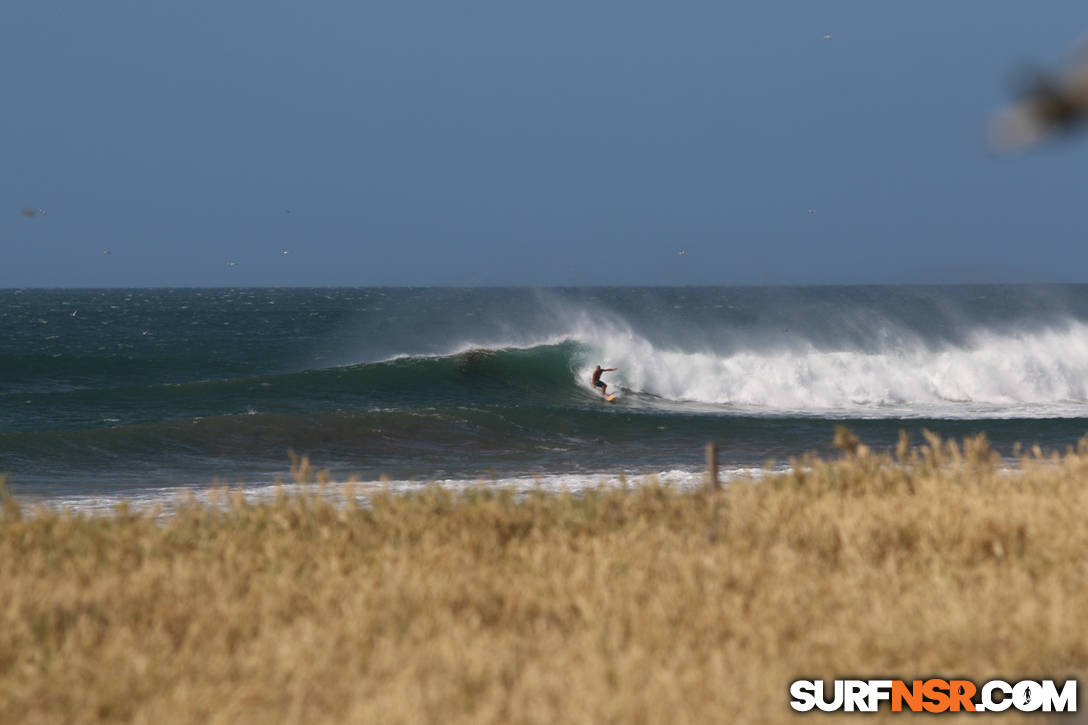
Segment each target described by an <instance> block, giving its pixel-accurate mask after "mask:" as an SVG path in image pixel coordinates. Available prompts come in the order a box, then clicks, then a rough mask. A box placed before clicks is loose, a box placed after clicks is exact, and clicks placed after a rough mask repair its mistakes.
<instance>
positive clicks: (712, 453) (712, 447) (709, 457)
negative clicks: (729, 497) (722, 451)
mask: <svg viewBox="0 0 1088 725" xmlns="http://www.w3.org/2000/svg"><path fill="white" fill-rule="evenodd" d="M706 486H707V490H709V491H717V490H718V489H719V488H720V487H719V485H718V444H717V443H715V442H713V441H711V442H709V443H707V444H706Z"/></svg>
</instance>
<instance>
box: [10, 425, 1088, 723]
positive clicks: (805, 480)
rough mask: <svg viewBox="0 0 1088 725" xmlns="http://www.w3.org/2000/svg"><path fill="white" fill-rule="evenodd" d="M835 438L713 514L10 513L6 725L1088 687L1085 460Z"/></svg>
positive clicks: (493, 717) (546, 504)
mask: <svg viewBox="0 0 1088 725" xmlns="http://www.w3.org/2000/svg"><path fill="white" fill-rule="evenodd" d="M839 443H840V446H841V447H842V448H843V449H844V455H843V457H842V459H841V460H836V461H821V460H816V459H802V460H798V461H795V462H794V467H793V472H792V473H788V474H784V475H778V476H771V475H768V476H766V477H764V478H763V479H762V480H761V481H759V482H754V481H740V482H734V483H732V484H731V485H730V486H729V487H727V489H726V490H724V491H722V492H719V493H715V494H706V493H695V494H693V493H690V492H688V493H682V492H676V491H672V490H668V489H665V488H661V487H658V486H656V485H654V484H653V482H646V483H645V484H644V485H641V486H639V487H637V488H633V489H630V490H613V491H603V490H602V491H591V492H589V493H586V494H585V495H584V496H570V495H544V494H541V495H529V496H527V497H521V498H518V497H514V496H513V495H511V494H509V493H503V492H495V491H489V490H487V489H484V488H481V489H478V490H477V489H472V490H469V491H467V492H465V493H463V494H455V493H450V492H448V491H442V490H438V489H433V488H432V489H428V490H426V491H424V492H422V493H420V494H418V495H411V496H384V495H381V496H377V497H374V498H372V499H371V500H370V501H369V502H368V503H367V505H354V504H353V503H346V504H345V503H343V499H340V503H337V498H338V497H334V496H329V495H320V494H318V493H313V494H305V495H287V494H284V495H282V496H280V497H279V498H278V499H277V500H275V501H272V502H265V503H259V504H256V503H248V502H246V501H245V500H244V499H243V497H242V496H241V494H238V493H234V494H224V498H223V500H222V501H221V502H220V503H219V504H218V505H207V504H197V503H193V502H190V503H188V504H181V505H179V506H178V508H177V509H176V510H174V511H173V512H172V513H171V514H170V515H169V516H159V517H156V516H155V515H154V514H152V513H140V512H131V511H127V510H124V509H121V510H118V511H117V512H115V513H114V514H113V515H111V516H105V517H90V518H89V517H79V516H74V515H70V514H57V513H55V512H50V511H47V510H44V509H38V510H37V511H34V512H27V511H20V509H19V506H18V504H17V502H16V501H15V499H13V498H12V497H11V496H10V495H5V496H4V500H3V504H2V505H3V510H2V512H0V722H2V723H60V722H96V721H109V722H138V723H172V722H185V723H189V722H214V723H269V722H277V723H279V722H285V723H322V722H337V723H339V722H367V723H400V722H405V723H408V722H411V723H419V722H441V723H459V722H486V723H491V722H519V723H521V722H528V723H556V722H577V723H611V722H615V723H632V722H634V723H637V722H659V723H709V722H723V723H725V722H736V723H749V722H751V723H763V722H767V723H773V722H780V721H782V720H787V719H792V718H791V712H790V710H789V706H788V701H789V695H788V686H789V682H790V681H792V680H794V679H797V678H799V677H806V678H821V677H822V678H828V679H833V678H836V677H839V678H842V677H850V676H857V677H864V678H869V677H878V676H889V677H903V678H913V677H923V676H929V675H946V676H961V677H966V678H968V679H972V680H975V681H982V680H986V679H990V678H991V677H995V676H1000V677H1002V678H1004V679H1008V680H1016V679H1021V678H1035V679H1039V678H1055V679H1058V678H1065V677H1067V676H1078V675H1083V674H1084V672H1085V671H1086V668H1088V526H1086V512H1088V447H1086V446H1085V445H1082V446H1081V448H1080V450H1079V451H1070V452H1068V453H1067V454H1066V455H1064V456H1061V457H1049V458H1047V457H1043V456H1041V455H1038V454H1035V455H1028V456H1026V457H1025V458H1024V459H1023V461H1022V462H1021V465H1020V466H1019V467H1018V468H1017V469H1016V470H1014V471H1009V470H1008V469H1005V468H1002V467H1000V466H999V465H998V461H997V459H996V456H995V455H994V454H993V453H992V452H991V451H990V449H989V447H988V446H987V444H986V442H985V440H983V439H976V440H967V441H964V442H963V443H962V444H959V445H957V444H955V443H942V442H939V441H937V440H936V439H930V440H929V441H928V442H926V443H925V444H923V445H921V446H918V447H917V448H910V447H908V446H907V445H906V443H905V442H904V444H903V445H901V446H900V449H899V451H898V452H897V455H894V456H891V455H876V454H874V453H872V452H870V451H868V450H866V449H865V447H864V446H861V445H859V444H858V443H857V442H856V441H855V440H853V439H852V437H851V436H849V434H846V433H845V432H841V433H840V436H839ZM315 489H316V486H315ZM348 493H349V500H353V499H351V498H350V492H348ZM798 717H804V716H798ZM808 717H811V718H814V719H815V720H817V721H824V722H826V721H829V720H838V719H846V720H850V719H853V720H856V719H858V718H859V717H860V719H861V720H865V721H867V722H872V721H873V716H871V715H870V716H864V715H863V716H858V715H853V716H845V715H842V716H838V717H831V718H829V717H828V716H822V717H821V716H818V715H810V716H808ZM901 717H903V716H893V715H890V714H887V713H884V714H883V715H881V716H878V717H877V719H880V720H882V719H896V718H901ZM907 718H908V719H910V718H909V716H907ZM945 719H949V718H942V720H945ZM951 719H953V720H956V717H952V718H951ZM976 719H977V718H976ZM1015 719H1016V718H1015V717H1014V718H1012V719H1010V718H1007V717H1006V718H1003V721H1004V722H1011V721H1014V720H1015ZM1025 719H1027V720H1029V721H1035V722H1038V721H1039V719H1040V718H1039V716H1028V717H1025Z"/></svg>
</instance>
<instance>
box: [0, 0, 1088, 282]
mask: <svg viewBox="0 0 1088 725" xmlns="http://www.w3.org/2000/svg"><path fill="white" fill-rule="evenodd" d="M10 5H11V6H9V7H6V8H5V13H4V22H3V24H2V25H0V78H2V83H0V87H2V88H3V89H4V91H5V94H4V95H5V103H4V110H3V113H0V139H2V145H0V149H3V153H2V154H0V157H2V159H3V163H2V164H0V200H2V203H0V255H2V257H0V287H15V286H160V285H186V286H187V285H403V284H419V285H436V284H438V285H442V284H454V285H505V284H512V285H550V284H569V285H580V284H667V285H672V284H768V283H769V284H794V283H801V284H809V283H817V284H820V283H898V282H960V281H969V282H986V281H998V282H1006V281H1024V282H1038V281H1044V282H1045V281H1088V234H1086V232H1088V224H1086V220H1085V213H1086V210H1088V184H1086V183H1085V182H1084V176H1085V173H1086V172H1085V170H1086V169H1088V139H1078V138H1074V139H1070V140H1066V141H1063V142H1059V143H1052V144H1049V145H1046V146H1044V147H1041V148H1039V149H1035V150H1032V151H1031V152H1029V153H1026V154H1022V155H1017V156H1013V157H1007V158H1004V157H995V156H993V155H992V154H991V153H989V152H988V150H987V149H986V146H985V143H984V136H985V128H986V124H987V122H988V120H989V118H990V117H991V116H992V115H993V114H994V113H995V112H996V111H998V110H999V109H1000V108H1002V107H1003V106H1004V105H1006V104H1007V103H1008V102H1009V100H1010V97H1011V91H1010V88H1011V83H1010V81H1011V79H1012V78H1013V77H1014V76H1015V74H1016V73H1018V72H1020V71H1022V70H1023V69H1024V68H1028V67H1031V66H1039V67H1044V68H1056V67H1059V66H1060V65H1061V63H1062V62H1063V57H1064V55H1065V54H1067V53H1068V52H1069V51H1070V50H1071V48H1072V47H1073V46H1074V45H1075V44H1076V43H1078V42H1079V41H1080V39H1081V37H1082V33H1083V32H1084V31H1085V30H1088V22H1086V20H1088V12H1086V11H1085V7H1084V4H1083V2H1080V3H1074V2H1048V3H1046V4H1045V5H1037V4H1029V3H1022V2H1011V1H1009V0H987V1H983V0H977V1H974V2H950V3H918V2H906V1H905V0H904V1H900V2H868V1H867V2H862V1H861V0H858V1H856V2H813V1H811V0H810V1H806V2H721V1H720V0H719V1H716V2H698V1H696V2H682V3H659V2H646V1H645V0H627V1H626V2H588V3H587V2H567V1H565V0H560V1H559V2H550V3H520V2H510V0H501V1H500V0H495V1H487V2H475V1H472V0H469V1H468V2H463V3H448V2H413V1H411V0H393V1H390V2H313V3H297V2H295V3H288V2H276V1H269V0H262V1H261V2H255V1H252V0H234V1H232V2H222V1H221V0H216V1H214V2H206V1H204V0H191V1H190V2H187V3H164V2H156V1H153V0H152V1H143V2H111V1H107V2H101V3H87V2H74V1H72V0H61V1H60V2H51V3H40V2H39V3H31V2H17V3H12V4H10ZM826 35H830V36H831V37H830V38H826V37H825V36H826ZM24 208H29V209H33V210H36V209H42V210H44V211H45V214H44V215H36V216H33V217H27V216H24V215H23V214H21V210H23V209H24ZM809 209H812V210H814V212H815V213H812V214H810V213H809V212H808V210H809ZM104 250H109V254H104V253H103V252H104ZM284 250H287V252H288V253H287V254H283V251H284ZM680 251H684V252H685V253H684V254H680ZM228 261H234V262H237V264H236V265H234V266H231V265H228Z"/></svg>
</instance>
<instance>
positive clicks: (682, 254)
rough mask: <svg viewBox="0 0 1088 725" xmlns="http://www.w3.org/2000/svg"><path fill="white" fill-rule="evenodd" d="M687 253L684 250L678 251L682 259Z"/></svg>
mask: <svg viewBox="0 0 1088 725" xmlns="http://www.w3.org/2000/svg"><path fill="white" fill-rule="evenodd" d="M687 253H688V252H687V250H686V249H681V250H680V256H681V257H683V256H684V255H685V254H687Z"/></svg>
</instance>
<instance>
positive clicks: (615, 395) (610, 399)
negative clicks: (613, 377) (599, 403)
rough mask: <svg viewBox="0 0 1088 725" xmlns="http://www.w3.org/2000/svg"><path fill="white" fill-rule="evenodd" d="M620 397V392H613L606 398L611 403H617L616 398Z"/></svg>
mask: <svg viewBox="0 0 1088 725" xmlns="http://www.w3.org/2000/svg"><path fill="white" fill-rule="evenodd" d="M618 397H620V396H619V394H618V393H612V394H611V395H609V396H608V397H607V398H605V400H607V401H608V402H609V403H615V402H616V398H618Z"/></svg>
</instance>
